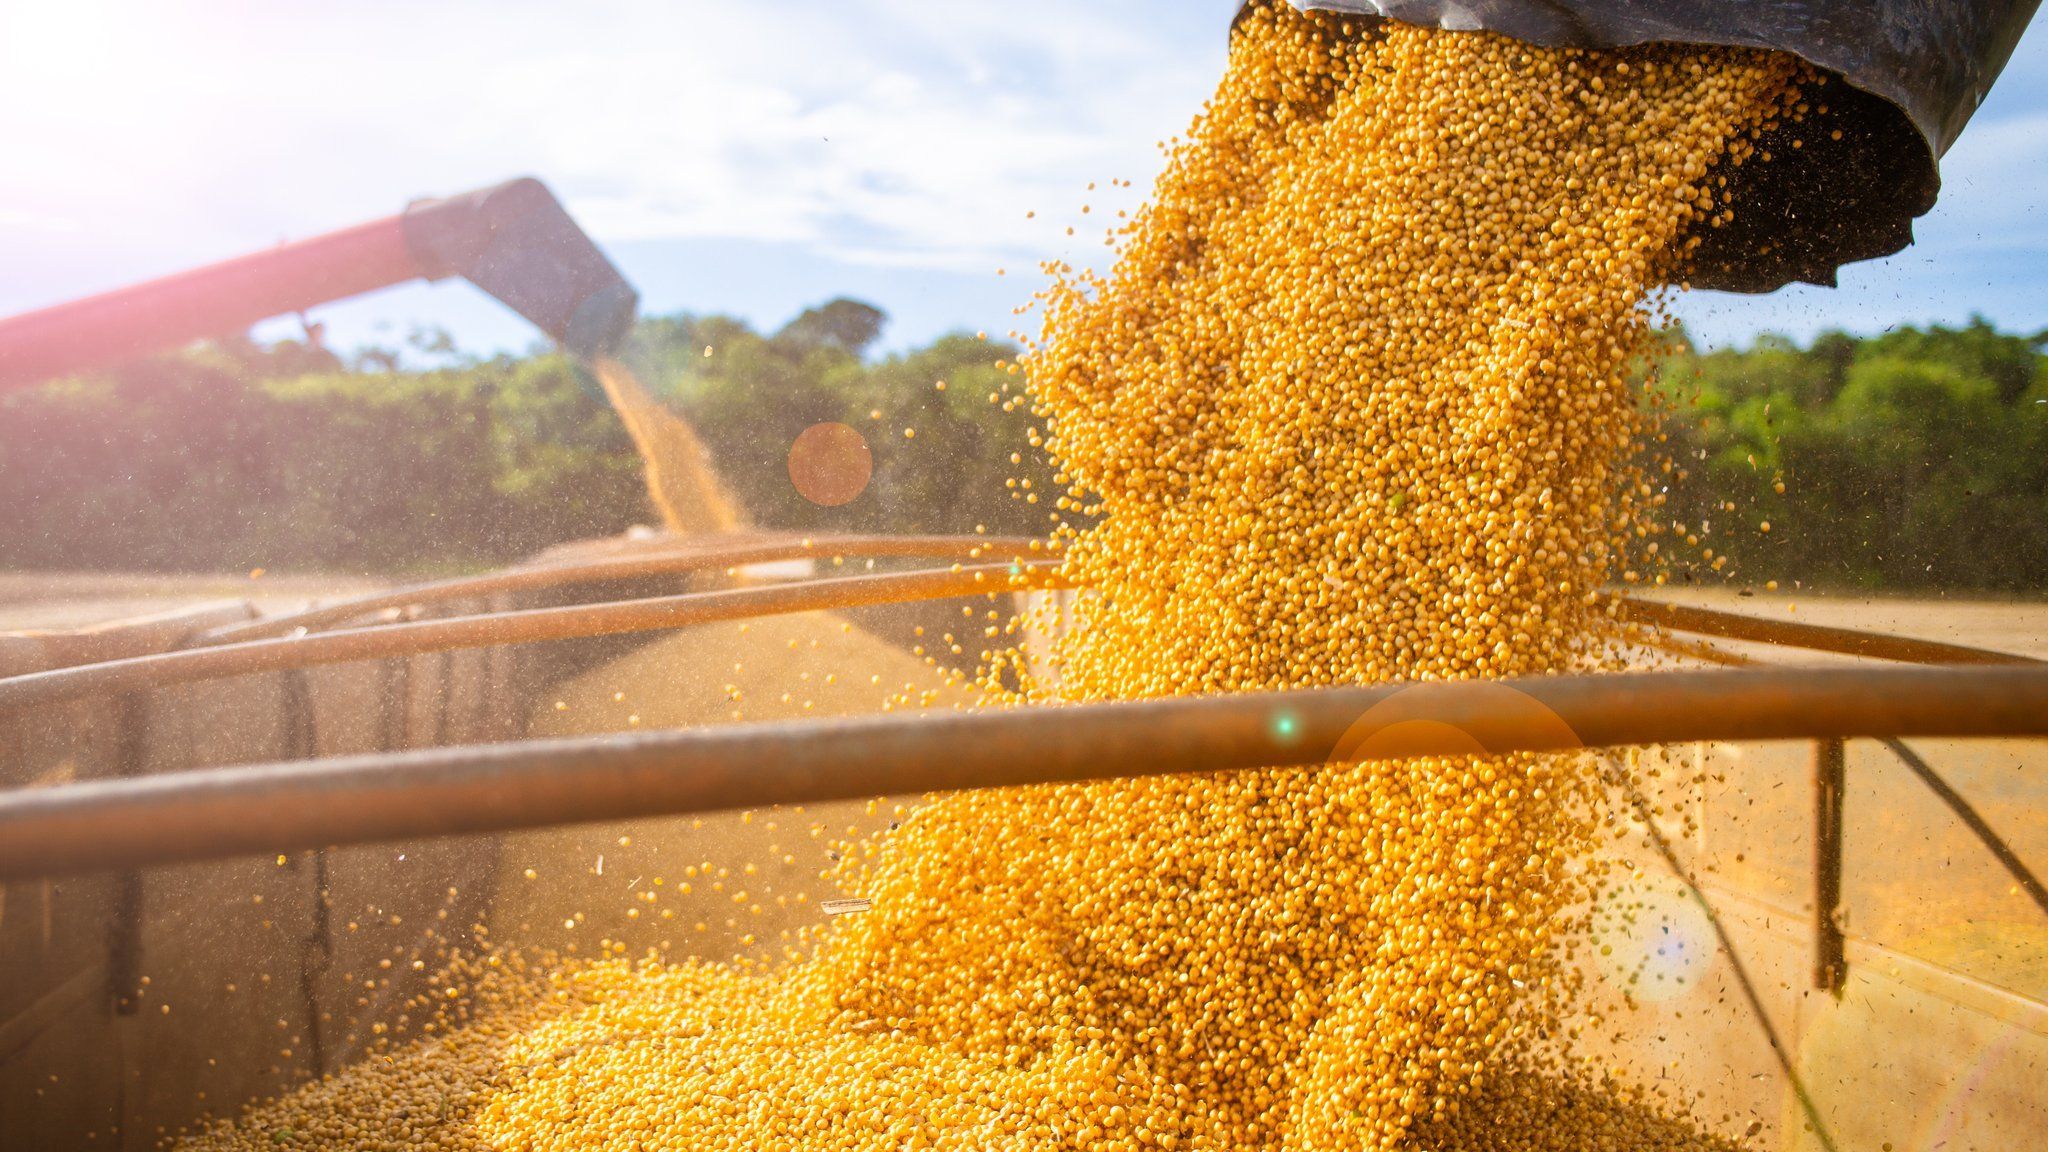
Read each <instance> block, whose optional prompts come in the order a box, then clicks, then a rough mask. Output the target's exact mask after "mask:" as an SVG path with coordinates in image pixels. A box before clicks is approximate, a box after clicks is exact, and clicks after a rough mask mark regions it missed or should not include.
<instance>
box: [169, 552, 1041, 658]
mask: <svg viewBox="0 0 2048 1152" xmlns="http://www.w3.org/2000/svg"><path fill="white" fill-rule="evenodd" d="M1045 552H1046V548H1045V545H1044V544H1042V543H1041V542H1039V541H1037V540H1031V539H1028V538H1023V537H988V536H821V537H814V538H813V537H807V538H804V539H801V540H767V541H761V540H753V541H747V542H744V543H737V544H725V545H723V546H720V547H713V548H705V547H695V548H666V549H662V550H660V551H656V552H649V553H642V554H639V555H632V556H619V557H607V558H605V559H602V560H591V561H586V562H582V563H576V564H537V565H533V566H530V567H521V568H508V569H505V570H503V571H499V572H491V573H487V574H485V575H481V576H461V577H456V578H454V579H450V580H436V581H433V582H431V583H424V584H413V585H410V586H407V587H404V588H393V589H391V590H389V591H386V592H376V593H372V594H370V595H367V596H356V597H351V598H350V599H347V600H341V601H337V602H335V603H332V604H322V605H320V606H319V607H316V608H309V609H307V610H305V611H303V612H292V613H287V614H285V615H280V616H271V617H267V618H265V619H262V620H251V621H247V622H243V623H235V624H229V625H226V626H224V627H220V628H215V629H214V630H212V631H211V632H208V633H207V634H206V635H205V636H204V637H203V639H204V641H205V642H207V643H209V644H222V643H232V642H236V641H242V640H257V639H263V638H267V637H271V636H283V635H286V634H288V633H291V632H295V631H297V630H299V629H301V628H303V629H306V630H308V631H315V630H318V629H320V628H323V627H326V626H328V625H333V624H342V623H346V622H348V621H350V620H353V619H356V618H358V617H361V616H366V615H369V614H370V613H372V612H376V611H380V610H382V609H386V608H403V607H410V606H413V605H424V604H437V603H444V602H446V601H449V600H467V599H472V598H478V597H484V596H490V595H492V594H495V593H500V592H523V591H533V590H537V589H543V588H560V587H564V586H567V585H572V584H595V583H599V582H601V581H605V580H631V579H638V578H641V577H646V576H669V575H676V574H680V573H684V572H700V571H705V570H715V569H720V568H732V567H737V566H739V565H743V564H765V563H771V562H773V561H777V560H802V559H827V558H830V557H833V556H847V557H857V558H861V559H869V558H873V559H880V558H883V557H920V556H921V557H931V558H934V559H936V558H947V559H953V558H958V559H976V558H980V557H986V558H988V559H990V560H1016V559H1024V558H1029V557H1032V556H1034V555H1039V556H1042V555H1044V554H1045Z"/></svg>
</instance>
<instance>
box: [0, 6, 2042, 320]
mask: <svg viewBox="0 0 2048 1152" xmlns="http://www.w3.org/2000/svg"><path fill="white" fill-rule="evenodd" d="M1234 6H1235V0H1035V2H1034V3H1032V4H1030V5H1014V4H988V3H974V2H971V0H970V2H955V3H946V4H941V3H937V2H935V0H840V2H826V0H776V2H774V3H758V4H748V3H732V2H726V3H709V2H705V0H587V2H585V3H580V4H575V5H566V4H559V3H541V2H537V0H489V2H484V0H449V2H443V0H413V2H410V3H399V2H396V0H350V2H349V3H342V4H280V3H275V2H258V0H204V2H201V0H65V2H64V3H61V4H60V3H37V4H15V5H7V6H5V7H4V8H0V140H4V141H6V142H7V147H8V152H9V160H8V163H7V164H5V165H4V166H0V253H4V254H5V256H4V258H0V313H9V312H14V311H19V310H22V309H26V308H32V307H36V306H39V305H42V304H48V303H53V302H56V301H59V300H63V299H66V298H68V297H71V296H74V295H78V294H81V293H86V292H90V291H94V290H98V289H103V288H109V287H113V286H116V285H119V284H122V283H126V282H130V281H133V280H136V279H141V278H145V277H148V276H153V275H158V274H161V273H165V272H169V271H174V270H177V269H179V268H182V267H187V266H190V265H192V264H196V263H201V262H204V261H208V260H212V259H217V258H220V257H224V256H229V255H234V254H237V253H239V252H243V251H248V250H251V249H254V248H260V247H263V246H265V245H268V244H272V243H275V242H277V241H279V240H281V239H286V238H291V237H298V236H305V235H309V234H312V233H315V232H320V231H324V230H327V229H331V228H335V227H340V226H342V225H346V224H349V223H353V222H356V221H359V220H364V219H369V218H372V217H376V216H382V215H386V214H389V213H391V212H394V211H397V210H398V209H399V208H401V207H403V205H404V204H405V202H406V201H407V200H409V199H412V198H414V197H418V196H425V195H437V194H445V193H450V192H457V191H462V190H465V189H468V188H472V187H477V186H480V185H485V184H490V183H494V182H496V181H498V180H502V179H505V178H507V177H510V176H514V175H520V174H532V175H536V176H539V177H541V178H543V179H545V180H547V181H548V182H549V183H550V184H551V185H552V186H553V187H554V188H555V190H556V191H557V193H558V194H559V195H561V196H562V198H563V199H564V200H565V201H566V202H567V203H568V205H569V207H570V210H571V211H572V212H573V213H574V214H575V215H576V216H577V217H578V218H579V219H580V220H581V221H582V222H583V223H584V225H585V227H586V228H587V229H588V230H589V231H590V232H591V233H592V234H593V235H594V236H596V238H597V239H598V241H599V243H600V244H602V245H603V246H604V247H605V248H606V250H607V251H609V252H610V253H611V254H612V256H613V258H614V260H615V261H616V262H617V263H618V264H619V265H620V267H621V268H622V269H623V270H624V271H625V273H626V274H627V276H628V278H630V279H631V280H633V281H634V283H635V284H636V285H637V286H638V287H639V288H640V290H641V293H642V297H643V301H644V306H645V308H646V310H648V311H650V312H672V311H678V310H693V311H709V310H720V311H726V312H732V313H736V314H738V315H741V316H744V317H747V318H748V319H750V320H752V321H753V322H755V323H756V324H758V325H760V326H763V327H768V328H772V327H774V326H776V325H778V324H780V323H781V322H782V321H783V320H785V319H787V318H788V317H789V316H790V315H792V314H793V313H794V312H796V311H797V310H798V309H799V308H801V307H803V306H804V305H805V304H808V303H813V302H816V301H818V300H822V299H825V298H828V297H831V296H834V295H853V296H858V297H861V298H863V299H867V300H869V301H871V302H873V303H875V304H877V305H879V306H881V307H883V308H885V309H887V310H888V311H889V312H890V314H891V316H892V317H893V318H894V322H893V324H892V326H891V329H890V330H889V332H888V333H887V334H886V336H885V340H886V342H887V343H889V344H890V345H892V346H903V345H906V344H911V343H915V342H918V341H922V340H924V339H927V338H929V337H930V336H933V335H935V334H937V333H939V332H943V331H946V330H949V329H955V328H967V329H977V328H981V329H987V330H989V331H991V332H998V333H999V332H1003V331H1007V330H1008V329H1009V328H1010V327H1012V326H1013V324H1014V323H1015V321H1014V320H1013V318H1012V317H1011V315H1010V309H1011V308H1012V307H1013V306H1015V305H1016V304H1019V303H1021V302H1023V301H1024V300H1025V299H1026V298H1028V296H1029V294H1030V292H1031V290H1032V288H1033V286H1034V285H1035V283H1036V279H1035V275H1034V270H1035V266H1036V264H1037V262H1038V261H1039V260H1042V259H1045V258H1047V257H1058V258H1063V259H1069V260H1072V261H1073V262H1074V263H1077V264H1089V263H1099V262H1100V260H1101V258H1102V254H1103V253H1104V252H1105V251H1106V250H1105V249H1103V248H1102V247H1101V235H1102V232H1101V226H1102V225H1101V222H1102V221H1104V220H1105V219H1109V218H1113V216H1114V209H1115V208H1117V207H1120V206H1127V205H1128V204H1129V203H1130V201H1131V200H1133V199H1134V198H1135V197H1137V196H1138V195H1141V194H1142V192H1143V189H1144V186H1145V184H1146V183H1147V181H1148V180H1149V178H1150V177H1151V176H1152V174H1153V173H1154V172H1155V171H1156V170H1157V167H1158V163H1159V152H1158V148H1157V142H1158V141H1159V140H1161V139H1163V138H1165V137H1168V136H1171V135H1174V134H1175V133H1177V132H1179V131H1180V130H1182V129H1183V128H1184V127H1186V125H1187V122H1188V120H1189V119H1190V118H1191V117H1192V115H1193V113H1194V111H1195V110H1196V109H1197V108H1198V107H1199V105H1200V103H1201V101H1202V99H1203V98H1204V97H1205V95H1206V94H1207V93H1208V91H1209V89H1210V88H1211V87H1212V86H1213V85H1214V83H1215V79H1216V76H1217V75H1218V73H1219V72H1220V70H1221V67H1222V61H1223V54H1224V48H1225V40H1226V31H1225V30H1226V26H1227V23H1228V19H1229V16H1230V13H1231V12H1232V11H1233V9H1234ZM1943 176H1944V180H1945V182H1946V189H1945V191H1944V194H1943V197H1942V201H1941V203H1940V205H1939V206H1937V207H1936V209H1935V210H1934V212H1933V213H1932V214H1931V215H1930V216H1928V217H1927V218H1925V219H1923V220H1922V221H1921V222H1920V224H1919V228H1918V231H1919V236H1920V241H1919V243H1917V244H1916V245H1915V246H1914V247H1912V248H1910V249H1908V250H1907V251H1906V252H1904V253H1902V254H1900V255H1899V256H1895V257H1893V258H1891V259H1889V260H1885V261H1879V262H1874V263H1871V264H1866V265H1861V266H1856V267H1852V268H1849V269H1845V270H1844V272H1843V277H1842V279H1843V286H1842V287H1841V288H1840V289H1837V290H1835V291H1832V292H1830V291H1824V290H1815V289H1797V290H1787V291H1782V292H1779V293H1776V294H1773V295H1771V296H1767V297H1760V298H1756V297H1731V296H1722V295H1716V294H1698V295H1696V296H1694V297H1691V298H1688V299H1685V300H1683V301H1681V302H1680V304H1679V307H1678V310H1679V312H1680V314H1681V315H1682V316H1684V317H1685V318H1686V319H1687V321H1688V322H1689V323H1690V324H1691V325H1692V326H1693V328H1694V330H1695V331H1696V332H1698V333H1699V334H1700V335H1702V336H1703V337H1705V338H1707V339H1709V340H1711V341H1714V342H1742V341H1746V340H1747V339H1749V338H1751V337H1752V336H1754V335H1755V334H1756V333H1757V332H1759V331H1764V330H1774V331H1781V332H1787V333H1790V334H1793V335H1795V336H1801V337H1803V336H1806V335H1810V334H1811V333H1812V332H1814V331H1816V330H1818V329H1820V328H1823V327H1830V326H1836V327H1844V328H1848V329H1850V330H1853V331H1863V332H1871V331H1878V330H1881V329H1883V328H1885V327H1887V326H1889V325H1894V324H1899V323H1913V322H1929V321H1947V322H1961V321H1963V320H1965V319H1967V318H1968V317H1969V316H1970V315H1971V314H1973V313H1982V314H1984V315H1986V316H1989V317H1991V318H1992V319H1993V320H1995V321H1997V322H1998V323H2000V324H2001V325H2003V326H2006V327H2008V328H2013V329H2018V330H2023V331H2027V332H2033V331H2036V330H2040V329H2043V328H2048V30H2044V29H2043V28H2041V27H2036V28H2035V29H2034V30H2033V31H2031V32H2030V33H2029V35H2028V37H2027V39H2026V40H2025V41H2024V42H2023V43H2022V45H2021V47H2020V49H2019V52H2018V53H2017V55H2016V56H2015V57H2014V60H2013V62H2012V64H2011V65H2010V66H2009V67H2008V69H2007V72H2006V75H2005V76H2004V78H2003V79H2002V80H2001V81H2000V84H1999V86H1998V88H1996V89H1995V90H1994V91H1993V92H1992V94H1991V97H1990V99H1989V101H1987V103H1986V104H1985V105H1984V107H1983V108H1982V109H1981V110H1980V111H1979V113H1978V115H1977V118H1976V121H1975V122H1974V123H1973V124H1972V126H1971V128H1970V129H1969V131H1967V132H1966V133H1965V134H1964V135H1963V137H1962V139H1961V141H1960V142H1959V143H1958V144H1957V145H1956V147H1955V148H1954V149H1953V150H1952V151H1951V152H1950V154H1949V156H1948V157H1947V159H1946V161H1945V162H1944V165H1943ZM1112 178H1122V179H1130V180H1133V181H1136V182H1137V184H1138V188H1137V189H1136V190H1134V191H1132V192H1122V191H1118V192H1117V193H1116V194H1115V195H1114V196H1113V195H1112V194H1111V191H1110V189H1109V186H1108V181H1109V180H1111V179H1112ZM1091 181H1093V182H1096V183H1097V184H1098V187H1097V189H1096V190H1095V191H1092V192H1091V191H1089V190H1088V189H1087V185H1088V184H1089V182H1091ZM1083 204H1088V205H1091V206H1092V207H1093V209H1094V211H1093V213H1092V214H1091V215H1089V216H1087V217H1085V218H1084V217H1082V216H1081V215H1080V214H1079V212H1080V208H1081V206H1082V205H1083ZM1034 210H1035V211H1036V213H1037V215H1036V217H1035V218H1027V213H1028V212H1032V211H1034ZM1069 224H1076V225H1077V226H1078V227H1077V232H1078V235H1077V236H1076V237H1075V238H1072V239H1070V238H1068V237H1067V236H1066V235H1065V229H1066V227H1067V226H1068V225H1069ZM998 268H1003V269H1006V270H1007V274H1006V275H1003V276H997V275H996V270H997V269H998ZM314 318H315V319H319V320H323V321H325V322H326V323H327V325H328V331H329V337H330V340H331V341H332V342H334V343H336V344H339V345H344V346H347V345H354V344H358V343H363V342H379V343H396V342H398V341H401V340H402V339H403V338H404V336H405V334H406V333H407V332H408V331H409V330H411V329H413V328H416V327H423V326H441V327H446V328H448V329H450V330H451V331H453V332H454V333H455V335H456V337H457V339H458V340H459V341H460V342H461V343H463V344H464V345H466V346H468V347H471V348H475V349H479V350H490V349H496V348H518V347H524V346H526V345H527V344H529V343H531V342H532V341H533V339H534V336H533V334H532V333H531V332H530V331H529V330H528V329H526V328H525V327H524V326H523V325H522V323H521V322H520V321H519V320H518V319H517V318H515V317H513V316H511V315H510V314H509V313H507V312H505V311H504V310H502V309H501V308H499V307H498V306H497V305H496V304H494V303H493V302H491V301H490V300H488V299H486V298H484V297H483V296H482V295H481V294H479V293H477V292H475V291H474V290H472V289H470V288H468V287H467V286H466V285H462V284H459V283H452V284H444V285H437V286H431V287H428V286H419V287H411V288H405V289H399V290H394V291H390V292H385V293H380V294H377V295H374V296H370V297H365V298H362V299H359V300H357V301H353V302H348V303H343V304H339V305H333V306H329V307H326V308H323V309H321V310H319V311H318V312H316V313H315V314H314ZM295 327H296V322H295V321H284V322H274V323H273V324H271V325H270V326H268V327H267V329H266V331H270V332H288V331H290V330H292V329H294V328H295Z"/></svg>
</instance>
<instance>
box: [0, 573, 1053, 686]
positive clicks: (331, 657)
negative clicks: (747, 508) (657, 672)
mask: <svg viewBox="0 0 2048 1152" xmlns="http://www.w3.org/2000/svg"><path fill="white" fill-rule="evenodd" d="M1050 565H1051V562H1050V561H1035V562H1024V563H1016V564H984V565H976V566H973V567H960V566H958V565H956V566H955V568H954V569H953V570H944V571H922V572H899V573H892V574H889V575H886V576H849V577H845V578H841V579H836V580H811V581H805V582H803V583H796V584H774V585H768V586H766V587H761V588H739V589H734V590H731V591H725V592H698V593H692V594H688V595H683V596H654V597H649V598H647V599H643V600H620V601H615V602H613V603H608V604H578V605H573V606H571V607H567V608H532V609H527V610H525V611H520V612H499V613H493V614H488V615H482V616H452V617H449V618H448V619H445V620H424V621H419V622H416V623H408V624H387V625H382V626H379V627H372V628H348V629H343V630H340V631H335V632H321V633H317V634H315V635H312V636H299V637H290V638H284V639H276V640H252V641H249V642H247V643H242V644H226V645H222V646H220V647H217V648H194V649H188V650H186V651H182V652H165V653H161V654H159V655H155V656H137V657H133V658H130V659H127V660H110V661H107V662H105V663H102V664H83V665H79V666H77V667H73V668H58V669H54V670H52V671H49V672H33V673H30V674H29V675H26V676H15V677H11V678H8V679H5V680H0V712H9V711H14V710H18V709H23V708H36V707H44V706H47V705H50V704H55V703H59V702H61V701H65V700H76V699H78V698H80V697H84V696H95V695H99V694H101V693H107V692H126V691H134V690H138V689H144V688H160V687H162V686H164V685H167V684H185V683H191V682H193V681H196V680H220V679H225V678H227V677H230V676H244V675H248V674H250V673H253V672H276V671H279V670H282V669H286V668H308V667H312V666H315V665H319V664H346V663H349V662H350V661H354V660H378V659H385V658H388V657H393V656H411V655H417V654H418V653H421V652H445V651H448V650H450V649H454V648H484V647H489V646H491V645H495V644H526V643H531V642H534V641H538V640H569V639H577V638H581V637H587V636H616V635H619V634H621V633H627V632H653V631H659V630H662V629H668V628H682V627H686V626H689V625H693V624H710V623H715V622H717V621H720V620H740V619H745V618H748V617H752V616H773V615H778V614H783V613H790V612H812V611H818V610H821V609H832V608H850V607H856V606H860V605H866V604H895V603H901V602H903V601H906V600H944V599H949V598H954V597H960V596H973V595H978V594H982V593H993V592H1018V591H1024V590H1027V589H1031V588H1047V587H1052V586H1054V585H1055V580H1054V577H1053V573H1052V572H1051V571H1050Z"/></svg>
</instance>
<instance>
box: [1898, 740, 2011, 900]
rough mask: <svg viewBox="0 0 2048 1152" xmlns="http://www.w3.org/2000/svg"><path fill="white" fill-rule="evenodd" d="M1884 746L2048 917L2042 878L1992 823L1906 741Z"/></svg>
mask: <svg viewBox="0 0 2048 1152" xmlns="http://www.w3.org/2000/svg"><path fill="white" fill-rule="evenodd" d="M1883 743H1884V746H1885V747H1887V748H1889V749H1891V750H1892V753H1893V755H1896V756H1897V757H1898V758H1899V759H1900V760H1902V761H1904V762H1905V765H1906V767H1907V768H1909V769H1911V770H1912V772H1913V774H1914V775H1915V776H1918V777H1920V782H1921V783H1922V784H1925V785H1927V788H1928V790H1929V791H1931V792H1933V793H1934V794H1935V795H1936V796H1938V797H1940V798H1941V802H1942V803H1944V804H1946V805H1948V810H1949V811H1951V812H1953V813H1955V814H1956V819H1958V820H1961V821H1962V822H1963V824H1964V826H1965V827H1967V828H1969V830H1970V831H1972V832H1974V833H1976V835H1977V839H1978V840H1979V841H1982V842H1983V844H1984V847H1986V848H1989V849H1990V850H1991V854H1992V855H1993V856H1996V857H1997V858H1998V862H1999V863H2000V864H2001V865H2003V866H2004V867H2005V870H2006V872H2008V873H2010V874H2011V876H2012V878H2013V879H2014V880H2015V881H2018V883H2019V886H2020V888H2021V889H2023V890H2024V891H2025V892H2026V894H2027V895H2028V896H2029V897H2030V898H2031V899H2032V900H2033V901H2034V905H2035V907H2038V908H2039V909H2041V911H2042V912H2043V913H2044V914H2048V885H2044V884H2042V883H2041V878H2040V877H2039V876H2036V875H2034V871H2033V869H2031V868H2028V867H2027V864H2026V861H2024V860H2021V859H2020V855H2019V853H2017V852H2015V851H2013V849H2012V845H2011V844H2010V843H2007V841H2006V839H2005V837H2003V836H2000V835H1999V834H1998V833H1997V831H1996V830H1994V829H1993V828H1992V827H1991V823H1990V821H1987V820H1985V819H1984V817H1983V816H1982V815H1980V814H1979V813H1978V812H1977V809H1976V807H1975V806H1973V805H1972V804H1971V803H1970V802H1969V801H1968V800H1965V799H1963V794H1962V793H1960V792H1958V791H1956V790H1955V788H1954V787H1952V786H1951V785H1950V784H1949V782H1948V781H1947V780H1944V779H1942V777H1941V774H1940V773H1938V772H1936V771H1935V770H1934V768H1933V767H1932V766H1931V765H1929V764H1928V763H1927V761H1926V760H1924V759H1922V758H1921V756H1920V754H1919V753H1918V752H1915V751H1913V749H1912V748H1911V747H1909V746H1908V745H1907V744H1906V742H1905V741H1904V740H1900V739H1897V738H1896V737H1891V736H1887V737H1884V738H1883Z"/></svg>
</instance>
